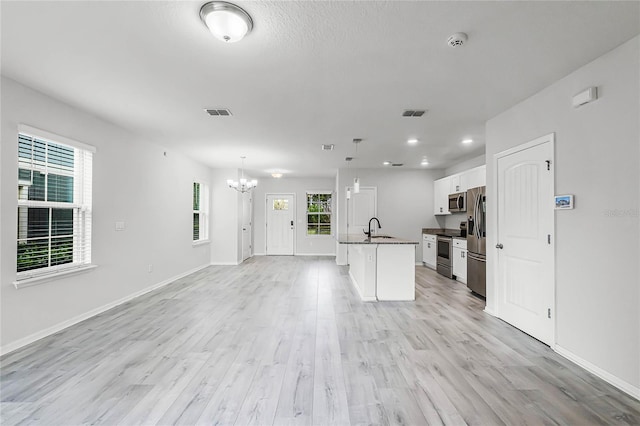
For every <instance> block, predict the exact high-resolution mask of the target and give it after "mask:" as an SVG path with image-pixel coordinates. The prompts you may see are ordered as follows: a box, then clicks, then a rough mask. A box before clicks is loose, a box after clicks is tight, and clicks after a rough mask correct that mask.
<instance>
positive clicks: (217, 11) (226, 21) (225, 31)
mask: <svg viewBox="0 0 640 426" xmlns="http://www.w3.org/2000/svg"><path fill="white" fill-rule="evenodd" d="M200 19H202V22H204V23H205V25H206V26H207V28H209V31H211V33H212V34H213V36H214V37H215V38H217V39H219V40H222V41H224V42H227V43H233V42H235V41H240V40H242V38H243V37H244V36H245V35H247V34H248V33H249V32H250V31H251V29H252V28H253V20H252V19H251V16H249V14H248V13H247V12H245V10H244V9H242V8H241V7H239V6H236V5H235V4H232V3H227V2H226V1H212V2H209V3H205V4H204V5H203V6H202V8H201V9H200Z"/></svg>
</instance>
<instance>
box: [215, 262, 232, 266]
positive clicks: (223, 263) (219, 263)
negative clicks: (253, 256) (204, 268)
mask: <svg viewBox="0 0 640 426" xmlns="http://www.w3.org/2000/svg"><path fill="white" fill-rule="evenodd" d="M209 265H211V266H238V265H240V262H211V263H210V264H209Z"/></svg>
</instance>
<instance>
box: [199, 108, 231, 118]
mask: <svg viewBox="0 0 640 426" xmlns="http://www.w3.org/2000/svg"><path fill="white" fill-rule="evenodd" d="M205 111H207V114H209V115H210V116H212V117H229V116H231V115H232V114H231V111H229V110H228V109H205Z"/></svg>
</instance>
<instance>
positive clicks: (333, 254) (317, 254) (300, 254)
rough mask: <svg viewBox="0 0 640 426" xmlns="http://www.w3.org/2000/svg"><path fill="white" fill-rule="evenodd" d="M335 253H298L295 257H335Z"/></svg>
mask: <svg viewBox="0 0 640 426" xmlns="http://www.w3.org/2000/svg"><path fill="white" fill-rule="evenodd" d="M335 255H336V254H335V253H296V254H294V256H330V257H332V256H335Z"/></svg>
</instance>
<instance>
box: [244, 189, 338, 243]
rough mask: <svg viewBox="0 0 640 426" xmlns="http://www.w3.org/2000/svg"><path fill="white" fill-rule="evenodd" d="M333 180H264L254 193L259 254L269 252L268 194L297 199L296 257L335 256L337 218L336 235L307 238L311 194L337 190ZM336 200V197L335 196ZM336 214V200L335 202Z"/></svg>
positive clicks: (255, 226) (255, 227)
mask: <svg viewBox="0 0 640 426" xmlns="http://www.w3.org/2000/svg"><path fill="white" fill-rule="evenodd" d="M334 188H335V179H333V178H288V177H282V178H280V179H273V178H263V179H260V180H259V182H258V187H257V188H256V189H254V190H253V217H254V222H253V242H254V245H253V248H254V253H255V254H265V253H266V237H265V234H266V228H265V223H266V216H265V207H266V204H265V203H266V194H278V193H282V194H295V196H296V236H295V254H296V255H313V254H317V255H329V256H333V255H335V215H332V218H331V220H332V230H333V231H334V235H328V236H325V235H312V236H309V235H307V227H306V223H307V222H306V220H307V219H306V218H307V215H306V211H307V205H306V202H307V194H306V193H307V191H333V190H334ZM334 198H335V194H334ZM333 205H334V211H335V205H336V203H335V200H334V204H333Z"/></svg>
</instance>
